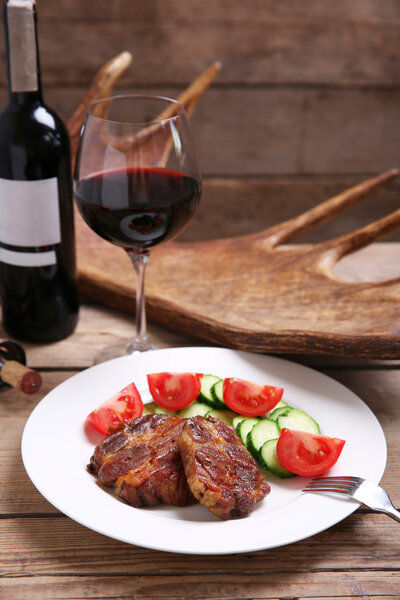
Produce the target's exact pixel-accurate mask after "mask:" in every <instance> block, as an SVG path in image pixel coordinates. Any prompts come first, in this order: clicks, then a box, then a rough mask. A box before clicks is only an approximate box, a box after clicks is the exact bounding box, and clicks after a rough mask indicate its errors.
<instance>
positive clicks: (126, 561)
mask: <svg viewBox="0 0 400 600" xmlns="http://www.w3.org/2000/svg"><path fill="white" fill-rule="evenodd" d="M399 253H400V244H390V245H389V244H375V245H373V246H371V247H369V248H365V249H363V250H361V251H360V252H358V253H357V254H355V255H352V256H349V257H347V258H346V259H345V261H343V265H341V269H342V275H343V277H354V275H356V276H357V277H360V271H361V272H363V275H364V277H365V278H366V279H367V280H369V279H376V278H377V277H379V276H382V275H384V276H386V275H390V268H391V265H393V264H394V263H397V256H398V255H399ZM366 259H367V260H366ZM360 267H361V268H360ZM133 331H134V327H133V322H132V317H131V316H129V315H126V314H123V313H121V312H118V311H114V310H112V309H108V308H106V307H102V306H100V305H95V304H90V303H86V304H83V305H82V307H81V312H80V320H79V324H78V327H77V330H76V332H75V333H74V334H73V335H72V336H70V337H69V338H67V339H66V340H63V341H61V342H58V343H56V344H45V345H35V344H25V345H24V347H25V350H26V354H27V360H28V364H29V365H30V366H31V367H33V368H36V369H38V370H39V372H40V373H41V375H42V379H43V384H42V388H41V390H40V391H39V392H38V393H36V394H34V395H32V396H27V395H24V394H22V393H21V392H19V391H18V390H16V389H8V390H2V391H1V392H0V394H1V402H0V420H1V423H2V430H3V434H2V444H1V446H0V517H1V518H0V598H2V599H3V598H4V599H8V598H12V599H13V600H26V599H27V598H29V600H55V599H56V598H57V599H58V598H60V599H61V598H62V599H70V600H72V599H76V598H85V599H86V600H90V599H92V598H93V599H95V598H97V599H98V598H102V599H105V598H115V599H122V598H138V599H143V600H144V599H147V598H148V599H150V598H158V599H165V598H184V599H186V598H193V599H199V600H200V599H208V600H211V599H212V600H217V599H218V600H219V599H221V600H222V599H223V600H233V599H236V598H237V599H239V598H240V599H246V600H251V599H252V600H254V599H260V600H261V599H262V600H277V599H281V600H283V599H285V600H289V599H290V600H292V599H293V598H297V599H299V600H300V599H301V600H311V598H312V599H313V600H316V599H319V600H328V599H331V598H335V600H345V599H346V600H354V599H355V598H362V599H366V598H368V599H371V600H383V599H386V600H388V599H393V600H397V599H398V598H399V589H400V542H399V539H400V538H399V535H398V529H397V528H398V525H397V524H395V523H394V522H393V521H392V520H391V519H389V518H388V517H385V516H383V515H379V514H377V513H373V512H371V511H370V510H368V509H366V508H365V507H360V508H359V509H358V510H357V511H356V512H355V513H354V514H353V515H351V516H350V517H348V518H347V519H345V520H344V521H343V522H341V523H338V524H337V525H335V526H334V527H332V528H330V529H328V530H327V531H324V532H322V533H320V534H318V535H315V536H313V537H311V538H309V539H306V540H304V541H301V542H298V543H296V544H293V545H290V546H286V547H282V548H275V549H272V550H266V551H260V552H256V553H247V554H239V555H233V556H190V555H189V556H187V555H179V554H170V553H163V552H157V551H152V550H147V549H143V548H139V547H135V546H131V545H128V544H124V543H121V542H118V541H116V540H113V539H109V538H106V537H104V536H102V535H100V534H97V533H95V532H93V531H91V530H88V529H86V528H85V527H83V526H81V525H79V524H77V523H75V522H74V521H72V520H70V519H69V518H67V517H65V516H64V515H62V514H61V513H59V512H58V511H57V510H56V509H55V508H53V507H52V506H51V505H50V504H48V502H47V501H46V500H45V499H44V498H43V497H42V496H41V495H40V494H39V493H38V492H37V491H36V489H35V488H34V486H33V485H32V483H31V482H30V480H29V479H28V477H27V475H26V473H25V471H24V468H23V465H22V461H21V455H20V440H21V434H22V430H23V427H24V424H25V422H26V419H27V418H28V416H29V414H30V412H31V411H32V409H33V408H34V407H35V406H36V404H37V403H38V402H39V401H40V400H41V398H42V397H43V396H44V395H46V394H47V393H48V392H49V391H50V390H52V389H53V388H54V387H55V386H56V385H58V384H59V383H61V382H62V381H64V380H66V379H67V378H69V377H71V376H73V375H74V374H75V373H77V372H79V371H81V370H82V369H84V368H86V367H89V366H91V365H92V364H93V362H94V361H95V360H96V359H98V357H99V356H101V354H102V349H103V347H104V346H105V345H107V344H110V343H113V342H115V341H118V340H121V339H122V338H128V337H130V336H131V335H133ZM150 333H151V337H152V339H153V341H154V342H155V343H156V344H157V345H159V346H161V347H170V346H182V345H197V344H198V341H197V340H196V339H195V338H193V337H190V336H186V337H184V336H181V335H179V334H178V333H176V332H171V331H168V330H166V329H163V328H161V327H158V326H154V325H150ZM0 335H1V336H2V337H3V336H4V335H5V333H4V331H2V330H1V329H0ZM289 358H291V359H292V360H295V361H297V362H300V363H302V364H306V365H311V366H313V367H314V368H316V369H317V370H319V371H321V372H324V373H326V374H328V375H329V376H330V377H333V378H334V379H336V380H337V381H339V382H341V383H342V384H344V385H345V386H347V387H349V388H350V389H351V390H352V391H354V392H355V393H356V394H357V395H359V396H360V397H361V398H362V399H363V400H364V401H365V402H366V404H367V405H368V406H369V407H370V408H371V409H372V410H373V411H374V413H375V414H376V416H377V418H378V419H379V421H380V423H381V425H382V427H383V430H384V433H385V435H386V439H387V444H388V462H387V467H386V471H385V474H384V477H383V480H382V484H383V485H384V487H385V488H386V489H387V490H388V491H389V493H390V495H391V497H392V499H393V501H394V503H395V505H396V506H397V507H399V506H400V467H399V462H398V459H397V457H398V456H399V453H400V442H399V436H398V429H399V426H400V404H399V402H398V389H399V386H400V370H399V365H400V362H399V361H397V362H396V361H385V360H376V361H372V360H362V359H357V358H349V359H345V358H340V357H335V358H331V357H327V356H324V355H320V356H317V357H307V356H295V357H293V356H291V357H289ZM49 451H52V450H51V449H50V450H49Z"/></svg>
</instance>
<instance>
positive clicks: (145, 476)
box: [88, 414, 196, 508]
mask: <svg viewBox="0 0 400 600" xmlns="http://www.w3.org/2000/svg"><path fill="white" fill-rule="evenodd" d="M184 424H185V420H184V419H181V418H180V417H168V416H167V415H162V414H160V415H146V416H144V417H139V418H137V419H134V420H132V421H131V422H130V423H127V424H124V425H121V426H120V427H119V428H118V429H117V430H116V431H115V432H114V433H111V434H110V435H108V436H107V437H106V438H105V439H104V440H103V441H102V442H101V443H100V444H99V445H98V446H96V448H95V450H94V453H93V456H92V458H91V459H90V464H89V465H88V468H89V470H90V471H91V472H92V473H95V474H97V476H98V478H99V480H100V482H101V483H102V484H104V485H106V486H114V488H115V493H116V494H117V496H119V497H120V498H121V499H122V500H124V501H125V502H126V503H127V504H131V505H132V506H135V507H136V508H139V507H142V506H153V505H155V504H160V503H163V502H164V503H165V504H174V505H176V506H186V505H188V504H193V503H194V502H196V500H195V498H194V497H193V495H192V493H191V491H190V489H189V486H188V484H187V481H186V477H185V473H184V470H183V465H182V460H181V456H180V453H179V450H178V446H177V443H176V440H177V438H178V437H180V435H181V433H182V429H183V426H184Z"/></svg>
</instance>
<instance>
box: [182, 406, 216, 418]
mask: <svg viewBox="0 0 400 600" xmlns="http://www.w3.org/2000/svg"><path fill="white" fill-rule="evenodd" d="M209 411H210V407H209V406H207V404H203V403H202V402H192V404H190V405H189V406H187V407H186V408H182V410H178V415H179V416H180V417H182V418H183V419H190V417H196V416H197V415H200V416H202V417H205V416H206V414H207V413H208V412H209Z"/></svg>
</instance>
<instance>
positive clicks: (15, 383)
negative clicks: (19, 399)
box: [0, 360, 42, 394]
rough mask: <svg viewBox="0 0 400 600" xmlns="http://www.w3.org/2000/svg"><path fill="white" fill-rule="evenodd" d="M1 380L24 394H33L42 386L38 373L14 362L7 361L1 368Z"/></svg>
mask: <svg viewBox="0 0 400 600" xmlns="http://www.w3.org/2000/svg"><path fill="white" fill-rule="evenodd" d="M0 375H1V379H2V380H3V381H4V383H8V384H9V385H11V386H12V387H15V388H18V389H19V390H21V392H23V393H24V394H34V393H35V392H37V391H38V389H39V388H40V386H41V384H42V378H41V376H40V373H38V372H37V371H34V370H33V369H30V368H29V367H26V366H25V365H21V363H19V362H17V361H16V360H8V361H6V362H5V363H4V365H3V366H2V367H1V372H0Z"/></svg>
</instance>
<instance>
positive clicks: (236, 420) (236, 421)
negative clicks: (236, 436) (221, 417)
mask: <svg viewBox="0 0 400 600" xmlns="http://www.w3.org/2000/svg"><path fill="white" fill-rule="evenodd" d="M248 418H249V417H245V416H244V415H236V417H234V419H233V421H232V427H234V428H235V429H236V433H238V431H237V429H238V427H239V425H240V423H241V422H242V421H244V420H245V419H248Z"/></svg>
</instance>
